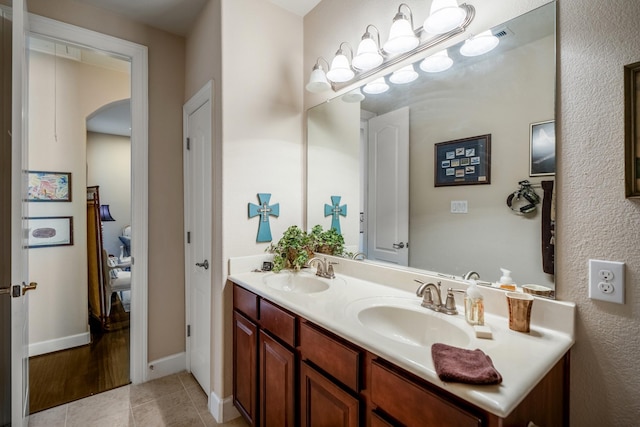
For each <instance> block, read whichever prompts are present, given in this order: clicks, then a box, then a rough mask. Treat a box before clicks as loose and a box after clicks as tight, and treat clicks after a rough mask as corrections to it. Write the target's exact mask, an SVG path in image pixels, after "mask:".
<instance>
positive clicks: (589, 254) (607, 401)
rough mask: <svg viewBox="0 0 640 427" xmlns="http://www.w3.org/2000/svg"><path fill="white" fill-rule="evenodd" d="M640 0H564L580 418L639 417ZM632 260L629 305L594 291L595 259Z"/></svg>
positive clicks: (564, 146)
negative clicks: (634, 100) (630, 188)
mask: <svg viewBox="0 0 640 427" xmlns="http://www.w3.org/2000/svg"><path fill="white" fill-rule="evenodd" d="M639 16H640V2H638V1H635V0H633V1H630V0H614V1H608V2H601V1H600V0H587V1H585V0H561V1H560V2H559V46H560V63H559V107H560V108H559V114H558V119H559V120H558V122H559V135H558V140H559V150H560V151H559V163H560V167H559V172H560V173H559V178H558V181H559V192H558V197H559V200H558V201H559V206H558V214H559V218H558V247H559V253H558V264H557V265H558V273H559V275H558V289H559V298H560V299H563V300H569V301H575V302H576V304H577V305H578V322H577V324H578V330H577V337H576V345H575V347H574V349H573V351H572V358H571V375H572V377H571V417H572V419H571V424H572V425H574V426H631V425H638V417H639V416H640V400H639V399H638V390H640V374H639V372H640V370H639V368H638V361H637V360H638V359H637V358H638V352H639V351H640V334H638V330H640V289H638V281H639V279H640V247H639V242H640V222H639V220H640V203H639V201H632V200H625V198H624V157H623V156H624V121H623V120H624V106H623V100H624V95H623V73H622V67H623V65H625V64H629V63H632V62H637V61H640V44H639V43H638V40H640V26H639V25H638V17H639ZM590 258H595V259H607V260H617V261H624V262H626V264H627V268H626V275H627V276H626V284H627V292H626V304H625V305H617V304H611V303H606V302H598V301H592V300H589V299H588V297H587V295H588V293H587V283H588V277H587V274H588V273H587V271H588V270H587V269H588V260H589V259H590Z"/></svg>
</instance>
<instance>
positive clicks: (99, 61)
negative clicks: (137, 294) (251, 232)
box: [28, 35, 132, 412]
mask: <svg viewBox="0 0 640 427" xmlns="http://www.w3.org/2000/svg"><path fill="white" fill-rule="evenodd" d="M130 96H131V78H130V62H129V60H128V59H127V60H124V59H121V58H119V57H114V56H113V55H108V54H106V53H105V52H102V51H97V50H95V49H89V48H86V47H83V46H77V45H73V44H70V43H64V42H61V41H59V40H55V39H50V38H44V37H41V36H37V35H32V36H30V37H29V102H28V104H29V156H28V157H29V160H28V162H29V170H30V173H29V178H30V182H29V194H30V196H29V200H30V202H29V212H30V214H29V215H30V218H32V220H30V221H36V218H38V220H37V221H40V218H66V219H68V221H69V222H70V224H71V227H70V228H71V232H70V236H69V244H66V245H54V244H49V243H54V242H49V241H48V238H46V237H43V238H41V239H35V238H34V239H32V240H34V242H33V243H34V245H33V246H31V248H30V249H29V264H30V277H31V278H32V279H33V280H34V281H37V282H40V283H46V284H47V286H43V287H41V288H40V289H39V290H40V292H38V293H37V294H35V293H34V295H33V296H32V298H31V300H30V306H31V310H30V312H29V325H30V330H29V338H30V342H29V350H30V351H29V353H30V356H31V357H30V372H31V375H30V412H37V411H40V410H43V409H48V408H50V407H52V406H57V405H60V404H62V403H67V402H69V401H72V400H76V399H78V398H82V397H87V396H89V395H92V394H96V393H100V392H103V391H106V390H108V389H111V388H114V387H118V386H122V385H125V384H128V383H129V316H130V313H129V310H127V309H126V307H127V303H128V302H130V298H126V299H125V296H128V295H129V294H130V289H131V266H130V259H131V258H130V245H129V244H127V248H126V249H127V250H126V257H125V254H124V253H123V252H124V250H118V248H119V246H122V247H124V243H123V242H124V239H125V238H126V239H130V238H131V235H132V232H131V136H130V133H131V120H130V116H131V113H130V109H126V108H124V109H125V111H126V114H123V116H127V115H128V120H126V118H124V117H123V118H122V119H120V121H122V120H124V121H125V123H124V124H123V125H120V126H119V123H118V122H119V120H118V119H117V117H116V116H115V115H114V114H110V112H111V111H112V110H113V109H114V108H116V107H122V106H123V105H125V104H126V105H128V100H129V98H130ZM123 99H124V100H125V101H127V102H126V103H123V102H122V100H123ZM114 105H115V107H114ZM106 106H111V107H112V108H105V107H106ZM121 109H122V108H121ZM105 116H107V117H106V118H105ZM123 128H124V129H125V132H122V131H121V129H123ZM65 186H66V187H67V188H66V189H65V193H64V194H63V193H62V192H60V190H59V189H60V188H64V187H65ZM92 188H95V191H91V192H90V191H89V189H92ZM52 189H56V192H55V193H52ZM98 191H100V193H98ZM58 193H60V194H58ZM98 194H100V195H101V198H100V199H98V198H97V195H98ZM90 195H91V196H92V197H89V196H90ZM93 196H95V197H93ZM96 201H98V203H99V204H98V205H95V202H96ZM90 209H93V210H95V211H96V213H97V212H99V215H89V212H90ZM119 237H120V239H119ZM36 240H37V241H36ZM96 248H99V250H95V249H96ZM103 248H104V251H103ZM103 253H104V256H103ZM127 260H128V261H129V264H126V265H125V263H126V261H127ZM111 261H113V263H112V262H111ZM110 265H114V267H115V266H118V268H110V267H109V266H110ZM103 267H104V268H103ZM124 282H127V285H128V286H124ZM115 284H118V286H119V287H118V288H117V290H118V292H112V291H113V290H116V289H115V288H112V287H113V286H115ZM96 300H97V301H99V303H98V304H95V303H94V302H95V301H96ZM87 325H90V327H89V328H88V327H87Z"/></svg>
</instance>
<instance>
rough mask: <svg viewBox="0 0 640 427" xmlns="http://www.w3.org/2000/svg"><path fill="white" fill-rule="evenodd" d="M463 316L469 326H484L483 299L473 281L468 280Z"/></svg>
mask: <svg viewBox="0 0 640 427" xmlns="http://www.w3.org/2000/svg"><path fill="white" fill-rule="evenodd" d="M464 316H465V318H466V319H467V323H469V324H470V325H484V299H483V297H482V294H481V293H480V290H479V289H478V286H477V282H476V281H475V280H469V287H468V288H467V293H466V294H465V296H464Z"/></svg>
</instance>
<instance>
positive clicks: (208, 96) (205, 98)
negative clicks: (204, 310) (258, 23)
mask: <svg viewBox="0 0 640 427" xmlns="http://www.w3.org/2000/svg"><path fill="white" fill-rule="evenodd" d="M207 102H209V105H210V106H211V111H212V112H213V81H212V80H209V81H208V82H207V83H206V84H205V85H204V86H203V87H202V88H201V89H200V90H199V91H198V92H197V93H196V94H195V95H193V96H192V97H191V98H190V99H189V100H188V101H187V102H186V103H185V104H184V106H183V107H182V134H183V138H182V139H183V144H186V140H187V138H188V137H189V117H190V116H191V114H193V113H194V112H195V111H196V110H198V108H200V107H202V106H203V105H204V104H205V103H207ZM210 120H212V118H210ZM212 131H213V129H211V131H210V136H211V141H210V143H211V145H212V147H211V150H212V152H213V132H212ZM185 148H186V147H185ZM212 167H213V163H212ZM188 171H189V159H188V156H186V155H184V156H183V185H184V245H185V250H184V258H185V259H184V260H185V323H186V324H187V325H188V324H189V323H190V321H191V315H192V309H191V274H190V273H189V268H187V267H186V266H190V265H192V264H193V263H195V262H199V260H194V259H191V252H190V251H189V250H188V248H187V247H186V245H187V244H188V242H187V232H188V231H190V226H191V224H190V223H189V218H191V213H190V209H191V202H190V197H191V192H190V191H189V188H188V187H189V179H188V177H187V173H188ZM211 172H212V171H211ZM212 197H213V196H212ZM212 200H213V199H212ZM212 208H213V207H212ZM210 238H212V236H211V237H210ZM211 255H213V248H211ZM213 261H214V260H213V256H212V257H211V259H210V263H211V267H210V268H212V269H213V268H214V262H213ZM212 277H213V275H212ZM210 326H211V325H209V329H210ZM186 335H187V334H186V333H185V337H186ZM186 338H187V339H186V368H187V371H191V340H189V339H188V337H186ZM210 361H211V353H210ZM210 364H211V363H210ZM209 376H211V375H209ZM209 388H211V387H209ZM205 391H206V393H207V395H209V394H210V391H211V390H205Z"/></svg>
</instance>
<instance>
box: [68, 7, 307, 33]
mask: <svg viewBox="0 0 640 427" xmlns="http://www.w3.org/2000/svg"><path fill="white" fill-rule="evenodd" d="M76 1H78V2H80V3H86V4H90V5H93V6H96V7H100V8H103V9H107V10H111V11H113V12H116V13H119V14H121V15H124V16H127V17H129V18H131V19H133V20H135V21H139V22H143V23H145V24H147V25H149V26H152V27H155V28H159V29H161V30H165V31H168V32H170V33H173V34H178V35H180V36H186V35H187V34H188V33H189V28H191V26H192V25H193V23H194V22H195V20H196V18H197V17H198V14H199V13H200V12H201V11H202V8H203V7H204V5H205V4H206V3H207V2H208V1H209V0H76ZM263 1H267V0H263ZM268 1H270V2H271V3H274V4H276V5H277V6H280V7H282V8H283V9H286V10H288V11H290V12H293V13H295V14H296V15H300V16H304V15H306V14H307V13H308V12H309V11H310V10H311V9H313V8H314V7H315V6H316V5H317V4H318V3H320V0H268Z"/></svg>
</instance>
